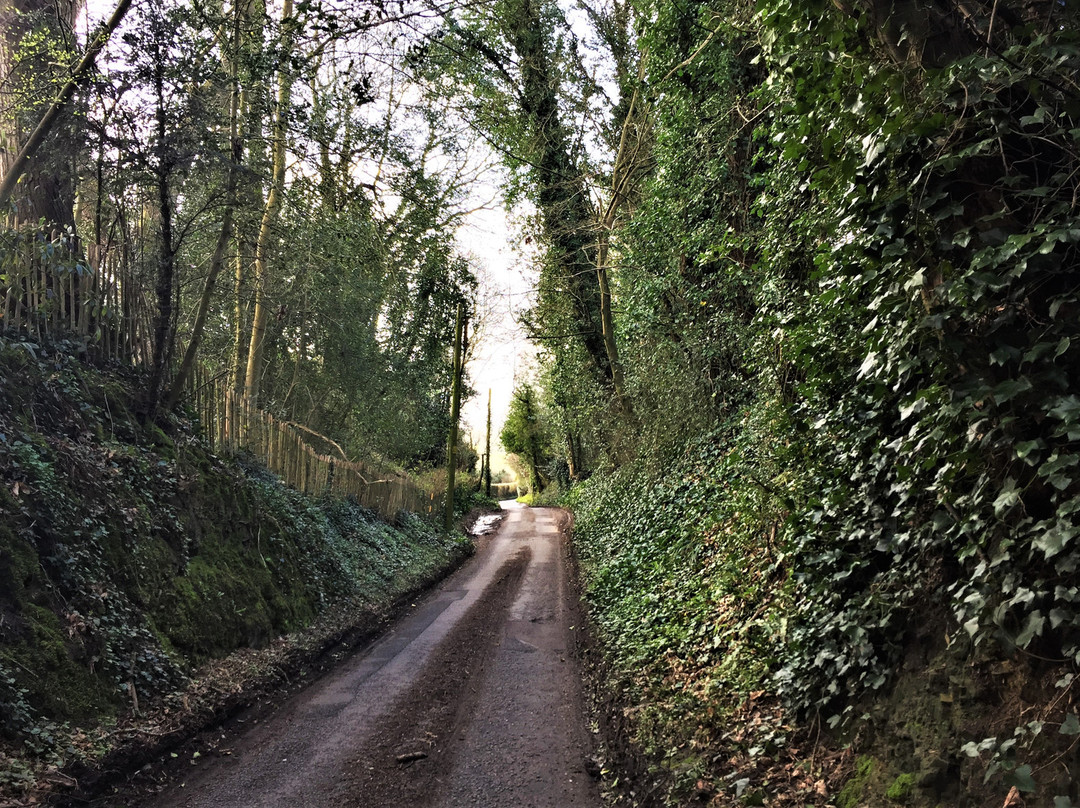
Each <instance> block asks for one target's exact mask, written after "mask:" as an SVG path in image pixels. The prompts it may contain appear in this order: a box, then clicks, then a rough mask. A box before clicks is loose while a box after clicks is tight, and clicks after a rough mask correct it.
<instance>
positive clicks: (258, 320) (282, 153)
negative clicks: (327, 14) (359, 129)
mask: <svg viewBox="0 0 1080 808" xmlns="http://www.w3.org/2000/svg"><path fill="white" fill-rule="evenodd" d="M297 28H298V26H297V21H296V20H295V19H294V17H293V0H285V2H284V5H283V6H282V10H281V37H280V53H281V57H282V63H281V64H280V65H279V66H278V97H277V110H276V112H275V114H274V122H273V125H272V128H271V133H270V144H271V145H270V149H271V178H270V193H269V194H267V197H266V206H265V207H264V208H263V215H262V220H261V221H260V223H259V236H258V240H257V241H256V242H255V313H254V315H253V316H252V323H251V340H250V342H249V343H248V356H247V373H246V374H245V378H244V393H245V394H246V395H247V396H248V397H249V398H251V399H252V400H255V401H257V400H258V398H259V392H260V389H259V388H260V382H261V379H262V370H263V368H262V364H263V361H262V359H263V342H264V339H265V336H266V321H267V318H268V315H269V308H268V303H267V299H266V293H267V289H268V286H269V275H270V271H269V263H270V258H269V253H270V246H271V238H272V237H273V233H274V229H275V228H276V227H277V224H278V214H279V213H280V212H281V203H282V197H283V195H284V193H285V161H286V157H287V155H286V145H287V144H286V140H287V138H288V117H289V107H290V105H291V103H292V86H293V81H294V78H295V77H294V76H293V74H292V72H291V71H290V70H289V65H288V64H287V56H288V54H290V53H292V50H293V47H294V46H295V44H296V33H297Z"/></svg>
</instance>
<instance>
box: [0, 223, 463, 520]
mask: <svg viewBox="0 0 1080 808" xmlns="http://www.w3.org/2000/svg"><path fill="white" fill-rule="evenodd" d="M143 288H144V285H143V284H142V283H140V282H139V281H138V279H137V278H136V277H135V276H134V275H133V273H132V272H131V271H129V270H127V269H125V267H124V266H123V264H122V262H119V261H114V260H110V259H109V257H108V256H107V255H106V251H105V250H102V249H99V248H98V247H97V246H96V245H87V246H86V248H85V257H83V255H82V251H81V250H80V248H79V245H77V244H74V243H73V241H72V240H71V239H69V238H67V237H65V236H58V235H56V234H52V235H51V236H49V237H45V236H44V235H42V234H41V233H40V231H35V229H34V228H27V227H22V228H19V227H16V228H15V229H14V230H7V231H5V232H0V306H2V308H0V331H9V332H14V333H21V334H25V335H28V336H31V337H36V338H37V339H56V338H62V337H72V336H74V337H76V338H81V339H82V340H83V342H84V344H85V345H86V350H87V353H88V354H89V355H90V356H92V357H94V358H99V359H113V360H120V361H125V362H130V363H131V364H133V365H136V366H141V367H149V366H150V363H151V353H152V345H153V343H152V338H151V335H152V334H153V327H152V313H151V312H152V308H151V306H150V305H148V301H147V300H146V298H145V296H144V294H143V291H142V290H143ZM178 355H180V352H178ZM187 394H188V395H189V397H190V399H191V401H192V403H193V404H194V407H195V410H196V412H197V413H198V415H199V421H200V424H201V427H202V430H203V433H204V436H205V437H206V439H207V440H208V441H209V442H210V445H211V447H212V449H213V450H214V451H219V452H220V451H228V452H237V451H240V450H244V451H247V452H250V453H251V454H252V455H254V456H255V457H257V458H258V459H260V460H261V461H263V462H264V463H265V464H266V465H267V467H268V468H269V469H270V470H271V471H273V472H274V473H276V474H278V475H279V476H280V477H281V478H282V479H283V480H284V481H285V482H286V483H287V484H288V485H291V486H293V487H294V488H296V489H297V490H299V491H303V492H305V493H307V494H314V495H322V494H331V495H335V496H351V497H355V498H356V500H357V501H359V502H360V504H361V505H363V506H364V507H365V508H370V509H371V510H373V511H375V512H376V513H378V514H379V515H380V516H382V517H384V518H386V519H394V518H396V517H397V515H398V514H399V513H400V512H401V511H411V512H413V513H428V514H430V513H433V512H435V511H436V510H441V507H442V505H441V503H442V493H441V492H428V491H425V490H423V489H422V488H421V487H420V486H418V485H416V484H415V483H414V482H412V480H410V479H409V478H407V477H404V476H402V475H400V474H394V473H388V472H383V471H380V470H379V469H377V468H373V467H371V466H368V465H367V464H364V463H358V462H354V461H349V460H347V459H346V458H344V457H334V456H332V455H329V454H322V453H319V452H318V451H316V450H315V449H314V448H313V447H312V446H311V444H310V443H309V441H308V440H306V439H305V437H304V432H305V428H304V427H302V426H300V425H297V424H293V423H289V422H287V421H282V420H280V419H277V418H275V417H274V416H273V415H271V414H270V413H268V412H265V411H263V410H260V409H259V408H257V407H256V406H254V405H253V404H252V402H251V401H250V400H249V399H247V398H245V397H243V396H239V395H237V394H236V393H235V392H234V391H232V390H231V389H229V388H228V386H227V385H226V384H224V382H223V381H222V380H219V379H216V378H214V377H213V376H211V375H210V374H209V373H208V372H207V371H205V370H204V369H201V368H197V369H196V371H195V372H194V373H193V374H192V376H191V379H190V380H189V382H188V390H187Z"/></svg>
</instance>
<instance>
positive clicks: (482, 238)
mask: <svg viewBox="0 0 1080 808" xmlns="http://www.w3.org/2000/svg"><path fill="white" fill-rule="evenodd" d="M512 238H513V236H512V231H511V227H510V225H509V222H508V221H507V214H506V213H505V211H503V210H502V209H497V210H485V211H478V212H476V213H473V214H472V215H471V216H470V219H469V223H468V224H467V225H465V226H464V227H462V229H461V231H460V232H459V234H458V241H459V243H460V244H461V248H462V251H463V252H464V253H465V254H467V255H471V256H472V257H473V258H474V260H475V263H476V264H477V269H478V270H479V273H478V274H479V278H480V284H481V289H480V298H481V300H482V301H484V302H486V303H487V304H488V307H487V312H486V316H487V322H486V323H485V324H484V326H483V333H482V334H481V335H480V339H479V340H478V342H477V343H476V344H475V345H474V353H473V356H472V357H471V359H470V362H469V364H468V373H469V379H470V381H471V382H472V386H473V387H474V388H475V389H476V391H477V394H476V396H474V397H473V398H472V399H471V400H469V401H467V402H466V403H465V405H464V406H463V408H462V429H463V430H465V432H466V434H471V435H472V440H473V444H474V445H475V446H476V447H477V449H478V450H479V451H483V446H484V433H485V431H486V428H487V427H486V424H487V399H488V393H487V391H488V390H489V389H490V390H491V431H492V437H491V454H492V456H493V462H492V465H491V468H492V471H494V472H498V471H499V470H500V469H503V468H507V466H506V455H505V453H504V452H503V451H502V447H501V446H500V445H499V430H501V429H502V425H503V422H504V421H505V420H506V414H507V412H508V411H509V409H510V399H511V397H512V395H513V391H514V381H515V379H516V378H518V377H519V375H521V374H523V373H526V372H527V371H528V369H529V367H530V366H531V363H532V360H533V355H534V351H533V348H532V345H531V344H530V343H529V342H528V341H527V340H526V339H525V336H524V334H522V332H521V329H520V328H519V327H518V325H517V322H516V319H515V318H516V315H517V313H518V312H520V311H521V309H523V308H524V307H525V306H527V305H528V304H529V302H530V296H531V293H532V292H531V290H532V289H533V286H534V279H533V274H532V273H533V269H532V263H531V260H530V256H529V254H528V252H527V251H524V252H523V251H519V250H518V249H517V247H516V245H515V244H513V243H512Z"/></svg>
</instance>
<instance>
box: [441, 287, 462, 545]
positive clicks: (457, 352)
mask: <svg viewBox="0 0 1080 808" xmlns="http://www.w3.org/2000/svg"><path fill="white" fill-rule="evenodd" d="M464 333H465V312H464V306H462V304H461V303H458V307H457V319H456V321H455V324H454V368H453V381H452V384H451V388H450V434H449V436H448V437H447V440H446V509H445V514H444V518H443V526H444V527H445V528H446V532H447V533H449V532H450V531H451V530H452V529H453V527H454V482H455V480H454V478H455V476H456V474H457V441H458V419H459V417H460V415H461V369H462V365H463V364H464V361H463V354H464V350H463V348H464V345H463V343H464Z"/></svg>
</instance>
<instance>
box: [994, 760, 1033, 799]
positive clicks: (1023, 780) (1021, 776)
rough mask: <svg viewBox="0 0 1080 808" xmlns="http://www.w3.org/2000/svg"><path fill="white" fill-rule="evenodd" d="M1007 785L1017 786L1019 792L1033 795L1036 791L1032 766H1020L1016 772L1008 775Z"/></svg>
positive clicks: (1005, 778)
mask: <svg viewBox="0 0 1080 808" xmlns="http://www.w3.org/2000/svg"><path fill="white" fill-rule="evenodd" d="M1002 779H1003V780H1004V781H1005V785H1007V786H1015V787H1016V790H1017V791H1022V792H1024V793H1025V794H1031V793H1033V792H1034V791H1035V779H1034V778H1033V777H1032V776H1031V766H1030V765H1028V764H1027V763H1025V764H1024V765H1023V766H1020V767H1018V768H1017V769H1016V771H1013V772H1010V773H1009V774H1006V775H1005V777H1004V778H1002Z"/></svg>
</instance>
